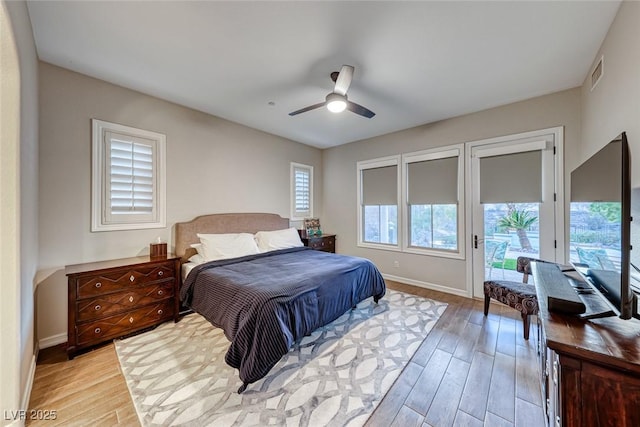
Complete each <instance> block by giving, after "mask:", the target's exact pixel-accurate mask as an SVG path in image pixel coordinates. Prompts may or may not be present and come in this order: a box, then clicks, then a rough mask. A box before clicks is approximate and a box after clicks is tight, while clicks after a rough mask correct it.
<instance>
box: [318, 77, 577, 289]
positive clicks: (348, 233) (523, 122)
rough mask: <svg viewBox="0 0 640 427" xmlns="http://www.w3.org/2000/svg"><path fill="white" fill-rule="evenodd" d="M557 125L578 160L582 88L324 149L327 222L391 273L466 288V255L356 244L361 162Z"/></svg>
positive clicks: (342, 247) (344, 248) (568, 155)
mask: <svg viewBox="0 0 640 427" xmlns="http://www.w3.org/2000/svg"><path fill="white" fill-rule="evenodd" d="M555 126H564V129H565V141H564V142H565V145H564V155H565V164H566V165H572V164H575V162H576V160H575V158H576V147H577V146H578V141H579V138H580V89H579V88H575V89H571V90H567V91H563V92H559V93H555V94H551V95H547V96H542V97H539V98H534V99H530V100H527V101H523V102H518V103H514V104H510V105H506V106H502V107H498V108H492V109H490V110H485V111H480V112H477V113H473V114H469V115H465V116H461V117H456V118H453V119H449V120H443V121H440V122H436V123H431V124H427V125H424V126H418V127H415V128H411V129H406V130H403V131H400V132H396V133H392V134H389V135H383V136H379V137H376V138H371V139H367V140H364V141H358V142H354V143H351V144H347V145H343V146H340V147H335V148H331V149H327V150H324V151H323V167H324V171H323V175H324V185H323V189H324V200H325V203H324V210H323V218H322V220H323V228H324V229H325V230H327V231H331V232H335V233H337V234H338V243H337V247H338V251H339V252H341V253H346V254H353V255H358V256H363V257H366V258H369V259H371V260H373V261H374V262H375V264H376V265H377V266H378V267H379V268H380V270H381V271H382V272H383V273H385V274H389V275H394V276H398V277H401V278H404V279H408V280H410V281H414V282H421V283H423V284H424V285H428V286H431V285H437V286H442V287H445V288H449V290H450V291H451V292H454V293H462V292H463V291H464V290H465V288H466V287H467V283H468V282H470V280H471V278H470V277H467V267H466V261H465V260H455V259H448V258H441V257H433V256H425V255H416V254H408V253H401V252H392V251H384V250H377V249H367V248H361V247H358V246H357V245H356V242H357V206H356V200H357V198H356V194H357V193H356V162H357V161H359V160H367V159H373V158H377V157H383V156H388V155H393V154H400V153H408V152H412V151H418V150H423V149H427V148H432V147H438V146H445V145H450V144H455V143H463V142H470V141H475V140H481V139H486V138H491V137H497V136H503V135H510V134H516V133H522V132H526V131H532V130H538V129H545V128H550V127H555ZM565 175H566V174H565ZM565 188H566V186H565ZM469 232H470V231H469V230H468V231H466V232H465V233H464V235H465V236H466V235H467V234H469ZM468 257H469V254H467V258H468ZM394 261H398V262H399V264H400V267H399V268H395V267H394Z"/></svg>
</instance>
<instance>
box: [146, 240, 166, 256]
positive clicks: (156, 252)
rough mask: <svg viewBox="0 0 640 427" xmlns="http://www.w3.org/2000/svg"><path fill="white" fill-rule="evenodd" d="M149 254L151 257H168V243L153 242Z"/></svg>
mask: <svg viewBox="0 0 640 427" xmlns="http://www.w3.org/2000/svg"><path fill="white" fill-rule="evenodd" d="M149 256H151V258H166V257H167V244H166V243H151V244H150V245H149Z"/></svg>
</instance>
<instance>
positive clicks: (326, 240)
mask: <svg viewBox="0 0 640 427" xmlns="http://www.w3.org/2000/svg"><path fill="white" fill-rule="evenodd" d="M308 246H309V247H310V248H312V249H315V250H317V251H325V252H335V251H336V238H335V237H334V236H326V237H313V238H311V239H309V243H308Z"/></svg>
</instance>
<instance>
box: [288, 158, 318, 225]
mask: <svg viewBox="0 0 640 427" xmlns="http://www.w3.org/2000/svg"><path fill="white" fill-rule="evenodd" d="M312 216H313V166H307V165H302V164H300V163H291V219H292V220H301V219H304V218H309V217H312Z"/></svg>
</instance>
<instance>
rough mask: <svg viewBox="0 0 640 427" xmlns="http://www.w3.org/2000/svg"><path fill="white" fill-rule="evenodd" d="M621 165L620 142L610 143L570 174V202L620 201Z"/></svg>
mask: <svg viewBox="0 0 640 427" xmlns="http://www.w3.org/2000/svg"><path fill="white" fill-rule="evenodd" d="M621 164H622V151H621V149H620V141H612V142H610V143H609V144H607V145H606V146H605V147H604V148H603V149H601V150H600V151H598V153H597V154H594V155H593V156H592V157H590V158H589V160H587V161H586V162H584V163H583V164H581V165H580V166H579V167H578V168H577V169H575V170H574V171H573V172H571V201H572V202H619V201H621V200H622V185H621V182H620V165H621Z"/></svg>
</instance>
